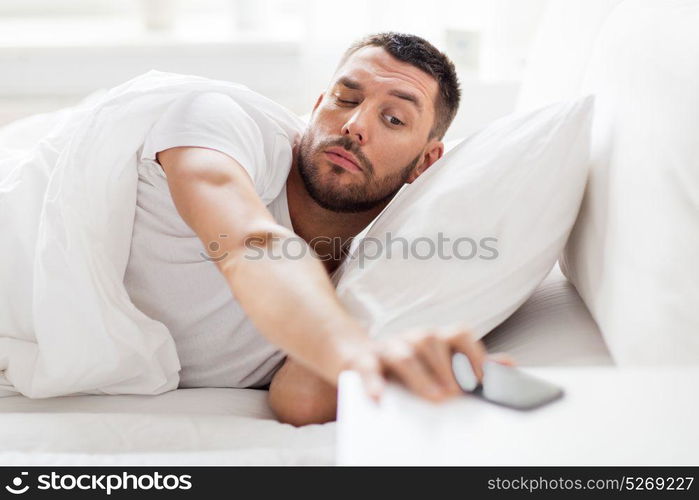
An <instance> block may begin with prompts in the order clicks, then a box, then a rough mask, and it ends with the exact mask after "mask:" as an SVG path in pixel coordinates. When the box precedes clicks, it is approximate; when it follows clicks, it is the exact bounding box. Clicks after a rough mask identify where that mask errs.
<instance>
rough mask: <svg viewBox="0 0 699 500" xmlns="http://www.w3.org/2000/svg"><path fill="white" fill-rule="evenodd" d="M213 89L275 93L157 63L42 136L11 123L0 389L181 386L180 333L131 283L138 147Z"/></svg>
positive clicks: (5, 158) (5, 155)
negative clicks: (166, 117) (137, 299)
mask: <svg viewBox="0 0 699 500" xmlns="http://www.w3.org/2000/svg"><path fill="white" fill-rule="evenodd" d="M212 91H214V92H222V93H225V94H228V95H230V96H231V97H234V98H235V97H236V96H239V95H241V94H246V99H252V100H253V101H254V100H255V99H265V98H264V97H262V96H259V95H257V94H255V93H253V92H251V91H250V90H248V89H247V88H245V87H243V86H240V85H236V84H232V83H228V82H222V81H214V80H208V79H204V78H199V77H193V76H184V75H175V74H167V73H161V72H156V71H151V72H149V73H146V74H144V75H142V76H139V77H137V78H135V79H133V80H130V81H128V82H126V83H124V84H123V85H120V86H118V87H115V88H113V89H111V90H110V91H108V92H106V93H104V94H102V95H100V96H97V97H94V98H92V99H89V100H87V102H84V103H82V104H81V105H79V106H77V107H76V108H73V109H70V110H64V111H62V112H60V113H58V114H57V115H53V117H52V118H53V119H54V120H57V123H55V124H53V127H52V128H51V130H50V132H48V133H47V134H46V135H44V136H43V138H41V140H39V141H38V142H36V143H35V144H30V145H28V144H26V141H24V140H23V141H21V142H17V143H13V142H12V140H11V138H12V137H13V134H12V133H11V130H10V131H7V130H6V131H5V140H3V139H2V136H3V132H2V131H0V229H1V233H0V234H1V236H0V395H10V394H16V393H17V392H19V393H22V394H24V395H25V396H28V397H32V398H43V397H52V396H59V395H67V394H78V393H83V394H159V393H162V392H165V391H168V390H171V389H175V388H176V387H177V384H178V381H179V376H178V371H179V369H180V363H179V360H178V357H177V352H176V350H175V345H174V342H173V339H172V337H171V335H170V333H169V332H168V330H167V328H166V327H165V326H164V325H163V324H162V323H160V322H158V321H155V320H153V319H151V318H149V317H147V316H145V315H144V314H143V313H141V312H140V311H139V310H138V309H137V308H136V307H135V306H134V305H133V304H132V303H131V301H130V299H129V296H128V294H127V292H126V290H125V288H124V285H123V277H124V271H125V269H126V264H127V260H128V256H129V250H130V241H131V234H132V228H133V220H134V212H135V203H136V187H137V180H138V176H137V170H136V162H137V151H138V150H139V148H140V147H141V145H142V144H143V141H144V139H145V136H146V134H147V132H148V131H149V129H150V128H151V127H152V126H153V124H154V123H155V121H156V120H157V119H158V118H159V117H160V116H161V114H162V113H163V112H164V111H165V110H166V109H167V107H168V106H169V105H171V104H173V103H174V102H175V101H176V100H178V99H179V98H181V97H184V96H186V95H188V94H190V93H200V92H202V93H203V92H212ZM35 122H36V121H35ZM41 126H42V127H43V128H45V127H46V125H45V124H43V125H41ZM16 135H17V134H15V136H16ZM42 135H43V134H42ZM8 142H9V143H10V144H8ZM29 142H30V143H31V142H32V141H29Z"/></svg>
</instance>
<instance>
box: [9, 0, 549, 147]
mask: <svg viewBox="0 0 699 500" xmlns="http://www.w3.org/2000/svg"><path fill="white" fill-rule="evenodd" d="M544 5H545V0H461V1H457V0H431V1H430V2H429V3H428V2H425V1H424V0H419V1H418V0H378V1H377V0H373V1H372V0H355V1H354V2H352V3H347V2H345V1H339V0H196V1H195V0H123V1H120V2H116V1H111V0H55V1H54V0H3V1H2V2H0V124H2V123H6V122H8V121H11V120H13V119H16V118H18V117H21V116H24V115H27V114H32V113H36V112H41V111H46V110H50V109H55V108H58V107H62V106H65V105H69V104H72V103H74V102H77V101H78V100H79V99H80V98H81V97H83V96H84V95H86V94H88V93H89V92H91V91H93V90H96V89H99V88H103V87H110V86H113V85H116V84H118V83H120V82H123V81H124V80H126V79H128V78H131V77H133V76H135V75H137V74H140V73H143V72H145V71H147V70H149V69H153V68H155V69H159V70H163V71H174V72H181V73H192V74H199V75H202V76H207V77H211V78H220V79H225V80H231V81H237V82H240V83H243V84H245V85H247V86H249V87H251V88H252V89H254V90H256V91H258V92H261V93H263V94H265V95H267V96H268V97H270V98H272V99H274V100H276V101H278V102H280V103H282V104H284V105H285V106H287V107H288V108H290V109H292V110H293V111H295V112H297V113H299V114H303V113H306V112H308V111H309V110H310V108H311V106H312V105H313V102H314V100H315V98H316V97H317V95H318V94H319V93H320V92H322V91H323V89H324V88H325V86H326V85H327V83H328V80H329V78H330V77H331V75H332V73H333V71H334V69H335V66H336V64H337V60H338V59H339V57H340V55H341V54H342V52H343V51H344V50H345V48H346V47H347V45H349V44H350V43H351V42H352V41H354V40H355V39H357V38H359V37H360V36H362V35H364V34H366V33H369V32H376V31H385V30H394V31H405V32H411V33H415V34H418V35H421V36H424V37H426V38H428V39H429V40H430V41H432V42H433V43H434V44H435V45H436V46H438V47H439V48H441V49H442V50H445V51H446V52H447V53H448V54H449V55H450V56H451V57H452V58H453V59H454V61H455V63H456V64H457V68H458V70H459V74H460V78H461V80H462V86H463V104H462V108H461V110H460V113H459V115H458V116H457V119H456V121H455V124H454V126H453V130H452V132H451V133H450V137H455V136H463V135H465V134H466V133H470V132H472V131H474V130H476V129H477V128H479V127H480V126H482V125H483V124H485V123H487V122H488V121H490V120H491V119H493V118H496V117H498V116H502V115H504V114H506V113H508V112H509V111H511V110H512V109H513V108H514V103H515V98H516V94H517V90H518V88H519V77H520V75H521V73H522V70H523V67H524V54H526V49H527V48H528V45H529V43H530V41H531V39H532V37H533V34H534V28H535V26H536V22H537V20H538V18H539V16H540V14H541V10H542V8H543V6H544ZM163 7H165V8H164V10H163V9H162V8H163ZM159 8H160V9H161V10H158V9H159ZM148 13H151V15H150V16H148V15H147V14H148ZM153 14H154V15H153Z"/></svg>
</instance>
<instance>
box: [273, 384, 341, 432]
mask: <svg viewBox="0 0 699 500" xmlns="http://www.w3.org/2000/svg"><path fill="white" fill-rule="evenodd" d="M317 396H318V397H313V396H312V395H304V396H301V397H294V398H281V397H279V395H278V394H277V393H274V392H270V395H269V404H270V407H271V408H272V411H273V412H274V414H275V415H276V417H277V420H279V422H281V423H283V424H291V425H293V426H295V427H301V426H304V425H310V424H324V423H326V422H332V421H334V420H335V418H336V412H337V404H336V400H335V398H332V399H330V398H322V397H320V395H317Z"/></svg>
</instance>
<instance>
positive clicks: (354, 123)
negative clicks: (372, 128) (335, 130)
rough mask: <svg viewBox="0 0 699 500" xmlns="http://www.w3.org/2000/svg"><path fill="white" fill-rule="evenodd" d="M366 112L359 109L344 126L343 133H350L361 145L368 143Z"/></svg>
mask: <svg viewBox="0 0 699 500" xmlns="http://www.w3.org/2000/svg"><path fill="white" fill-rule="evenodd" d="M365 115H366V113H362V111H361V110H359V109H357V110H356V111H355V112H354V113H353V114H352V116H350V118H349V119H348V120H347V122H345V124H344V125H343V126H342V131H341V132H342V135H348V136H350V137H351V138H352V139H354V140H355V141H356V142H357V143H358V144H359V145H360V146H363V145H364V144H366V141H367V138H368V135H367V132H368V128H367V124H366V119H365V118H366V116H365Z"/></svg>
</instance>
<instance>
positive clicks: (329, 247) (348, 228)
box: [286, 150, 388, 272]
mask: <svg viewBox="0 0 699 500" xmlns="http://www.w3.org/2000/svg"><path fill="white" fill-rule="evenodd" d="M286 194H287V200H288V204H289V216H290V217H291V223H292V225H293V227H294V232H295V233H296V234H297V235H299V236H300V237H301V238H303V239H304V240H305V241H306V242H307V243H309V244H311V246H312V248H313V249H314V250H315V251H316V253H318V254H319V255H323V256H326V257H324V259H323V265H324V266H325V268H326V270H327V271H328V272H332V271H334V270H335V269H336V268H337V266H338V265H339V264H340V263H341V262H342V257H343V255H342V250H343V249H346V247H347V246H348V245H349V243H350V242H351V239H352V238H353V237H354V236H356V235H357V234H358V233H360V232H361V231H362V229H364V228H365V227H366V226H367V225H368V224H369V223H370V222H371V221H372V220H374V218H375V217H376V216H377V215H378V214H379V213H380V212H381V210H383V209H384V207H385V206H386V205H387V204H388V202H385V203H382V204H380V205H379V206H377V207H374V208H372V209H371V210H367V211H365V212H357V213H344V212H333V211H332V210H328V209H326V208H323V207H321V206H320V205H318V203H316V202H315V200H314V199H313V198H311V196H310V195H309V194H308V191H307V190H306V186H305V185H304V183H303V179H301V174H300V173H299V171H298V166H297V155H296V150H294V157H293V161H292V164H291V171H290V172H289V177H288V178H287V180H286ZM314 240H315V241H314ZM338 243H339V244H338ZM330 256H332V257H331V258H330Z"/></svg>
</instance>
